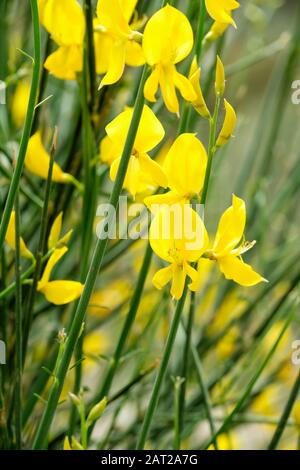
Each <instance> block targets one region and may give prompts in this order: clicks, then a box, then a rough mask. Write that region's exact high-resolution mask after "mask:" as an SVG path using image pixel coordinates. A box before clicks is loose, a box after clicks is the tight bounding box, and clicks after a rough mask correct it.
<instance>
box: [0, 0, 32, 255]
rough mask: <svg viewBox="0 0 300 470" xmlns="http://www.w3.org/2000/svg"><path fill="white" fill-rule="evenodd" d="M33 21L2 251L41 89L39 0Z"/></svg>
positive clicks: (0, 233)
mask: <svg viewBox="0 0 300 470" xmlns="http://www.w3.org/2000/svg"><path fill="white" fill-rule="evenodd" d="M30 5H31V13H32V22H33V29H34V65H33V73H32V82H31V89H30V96H29V102H28V108H27V113H26V119H25V125H24V130H23V135H22V139H21V143H20V149H19V154H18V158H17V163H16V167H15V170H14V174H13V177H12V180H11V184H10V188H9V193H8V196H7V200H6V204H5V207H4V211H3V215H2V220H1V225H0V251H1V250H2V247H3V243H4V239H5V235H6V231H7V227H8V223H9V219H10V214H11V212H12V210H13V206H14V202H15V198H16V194H17V191H18V187H19V183H20V178H21V174H22V170H23V165H24V160H25V156H26V151H27V145H28V141H29V138H30V133H31V128H32V122H33V118H34V114H35V104H36V100H37V96H38V89H39V76H40V65H41V59H40V55H41V43H40V25H39V12H38V6H37V0H30Z"/></svg>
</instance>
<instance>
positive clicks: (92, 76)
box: [84, 0, 96, 115]
mask: <svg viewBox="0 0 300 470" xmlns="http://www.w3.org/2000/svg"><path fill="white" fill-rule="evenodd" d="M84 10H85V24H86V38H85V41H86V56H87V69H88V82H89V95H90V96H89V109H90V113H91V115H92V113H93V110H94V106H95V92H96V63H95V45H94V32H93V7H92V2H91V0H84Z"/></svg>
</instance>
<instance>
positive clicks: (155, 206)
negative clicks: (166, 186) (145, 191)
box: [144, 191, 182, 214]
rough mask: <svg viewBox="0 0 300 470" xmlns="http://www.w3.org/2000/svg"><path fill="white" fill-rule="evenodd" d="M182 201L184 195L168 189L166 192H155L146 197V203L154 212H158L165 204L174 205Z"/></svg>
mask: <svg viewBox="0 0 300 470" xmlns="http://www.w3.org/2000/svg"><path fill="white" fill-rule="evenodd" d="M180 201H182V196H181V195H180V194H178V193H176V192H174V191H168V192H167V193H165V194H154V195H153V196H148V197H146V198H145V199H144V204H146V206H147V207H148V209H149V210H150V211H151V212H152V213H153V214H157V212H158V211H159V210H161V209H162V206H164V205H165V204H167V205H173V204H176V203H177V202H180Z"/></svg>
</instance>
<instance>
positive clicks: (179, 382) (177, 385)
mask: <svg viewBox="0 0 300 470" xmlns="http://www.w3.org/2000/svg"><path fill="white" fill-rule="evenodd" d="M184 382H185V380H184V379H183V378H182V377H175V379H174V442H173V449H174V450H180V447H181V445H180V444H181V435H180V394H181V389H182V387H183V384H184Z"/></svg>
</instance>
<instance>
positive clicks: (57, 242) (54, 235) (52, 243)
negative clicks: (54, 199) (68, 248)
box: [48, 212, 73, 250]
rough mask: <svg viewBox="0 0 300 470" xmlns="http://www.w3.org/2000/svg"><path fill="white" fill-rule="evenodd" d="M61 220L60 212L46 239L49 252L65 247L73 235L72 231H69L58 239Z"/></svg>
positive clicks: (61, 214)
mask: <svg viewBox="0 0 300 470" xmlns="http://www.w3.org/2000/svg"><path fill="white" fill-rule="evenodd" d="M62 218H63V213H62V212H60V213H59V214H58V216H57V217H56V219H55V220H54V222H53V224H52V227H51V230H50V233H49V237H48V248H49V250H51V249H52V248H57V247H58V246H62V245H67V244H68V242H69V240H70V237H71V235H72V233H73V230H69V231H68V232H67V233H66V234H65V235H64V236H63V237H62V238H60V234H61V227H62Z"/></svg>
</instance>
